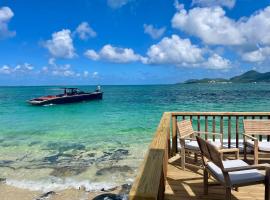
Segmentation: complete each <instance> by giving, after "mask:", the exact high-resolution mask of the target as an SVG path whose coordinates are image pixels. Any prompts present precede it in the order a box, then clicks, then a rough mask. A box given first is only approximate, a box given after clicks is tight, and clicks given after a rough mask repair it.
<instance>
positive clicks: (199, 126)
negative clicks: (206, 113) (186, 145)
mask: <svg viewBox="0 0 270 200" xmlns="http://www.w3.org/2000/svg"><path fill="white" fill-rule="evenodd" d="M197 129H198V131H200V130H201V120H200V115H198V119H197ZM198 135H199V136H200V134H198Z"/></svg>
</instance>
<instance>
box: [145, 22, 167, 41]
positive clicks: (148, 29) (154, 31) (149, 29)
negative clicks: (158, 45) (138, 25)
mask: <svg viewBox="0 0 270 200" xmlns="http://www.w3.org/2000/svg"><path fill="white" fill-rule="evenodd" d="M143 27H144V33H147V34H149V35H150V36H151V37H152V38H153V39H157V38H160V37H161V36H162V35H163V34H164V32H165V30H166V28H165V27H162V28H154V26H153V25H151V24H150V25H147V24H144V25H143Z"/></svg>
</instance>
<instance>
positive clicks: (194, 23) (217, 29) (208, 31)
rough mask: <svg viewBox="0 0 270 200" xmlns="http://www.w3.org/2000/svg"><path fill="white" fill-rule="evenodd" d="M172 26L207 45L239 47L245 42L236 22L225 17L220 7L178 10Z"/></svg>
mask: <svg viewBox="0 0 270 200" xmlns="http://www.w3.org/2000/svg"><path fill="white" fill-rule="evenodd" d="M172 26H173V27H174V28H176V29H179V30H182V31H185V32H187V33H189V34H191V35H194V36H197V37H199V38H200V39H202V40H203V42H205V43H207V44H214V45H215V44H221V45H240V44H243V43H245V42H246V39H245V38H244V37H243V34H242V33H241V32H240V31H239V26H238V24H237V22H235V21H234V20H232V19H230V18H228V17H226V16H225V11H224V10H223V9H222V8H221V7H211V8H200V7H196V8H193V9H191V10H189V11H187V10H185V9H184V8H183V9H181V10H179V11H178V12H177V13H176V14H175V15H174V16H173V18H172Z"/></svg>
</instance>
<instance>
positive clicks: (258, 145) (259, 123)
mask: <svg viewBox="0 0 270 200" xmlns="http://www.w3.org/2000/svg"><path fill="white" fill-rule="evenodd" d="M243 123H244V134H243V137H244V158H245V160H246V159H247V147H249V148H251V149H252V150H253V153H254V164H258V162H259V154H265V153H268V154H269V153H270V142H269V141H259V140H258V136H259V135H262V136H270V120H243Z"/></svg>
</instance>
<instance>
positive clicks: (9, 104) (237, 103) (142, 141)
mask: <svg viewBox="0 0 270 200" xmlns="http://www.w3.org/2000/svg"><path fill="white" fill-rule="evenodd" d="M57 88H59V86H47V87H41V86H40V87H0V95H1V98H0V113H1V118H0V128H1V132H0V178H1V180H3V181H1V184H0V196H1V197H2V196H3V197H4V199H8V200H17V199H18V197H17V196H16V195H19V196H20V198H19V199H23V200H24V199H42V198H41V197H42V195H44V194H47V193H48V197H46V198H48V199H66V196H69V197H72V198H71V199H92V198H94V196H97V195H100V194H103V193H121V192H120V191H122V186H123V185H124V186H127V185H128V186H130V185H132V183H133V181H134V178H135V177H136V174H137V172H138V168H139V166H140V164H141V162H142V160H143V158H144V156H145V153H146V150H147V148H148V145H149V143H150V141H151V139H152V137H153V134H154V132H155V129H156V127H157V125H158V123H159V120H160V118H161V115H162V113H163V112H165V111H175V110H177V111H270V107H269V105H270V102H269V98H270V88H269V85H268V84H263V83H262V84H251V83H250V84H191V85H186V84H177V85H148V86H103V88H102V89H103V91H104V98H103V100H101V101H91V102H82V103H76V104H67V105H51V106H41V107H37V106H31V105H28V104H27V103H26V100H28V99H30V98H33V97H35V96H41V95H45V94H56V93H57V92H59V91H58V90H57ZM80 88H82V89H83V90H88V91H91V90H93V89H94V86H80ZM255 100H256V101H255ZM232 126H233V124H232ZM209 130H211V124H209ZM232 135H233V133H232ZM224 137H225V138H226V132H225V133H224ZM232 137H233V136H232ZM122 193H126V194H127V193H128V189H127V188H125V190H124V191H123V192H122ZM73 197H74V198H73ZM43 198H44V197H43Z"/></svg>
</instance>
